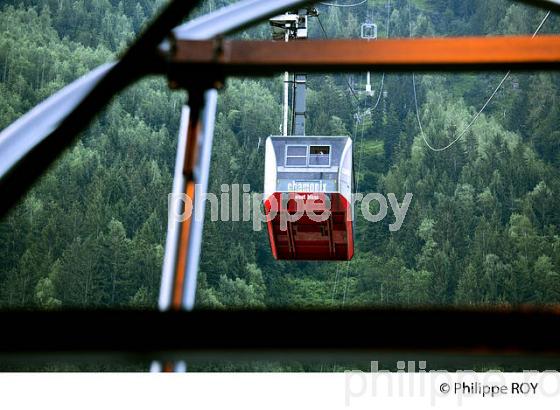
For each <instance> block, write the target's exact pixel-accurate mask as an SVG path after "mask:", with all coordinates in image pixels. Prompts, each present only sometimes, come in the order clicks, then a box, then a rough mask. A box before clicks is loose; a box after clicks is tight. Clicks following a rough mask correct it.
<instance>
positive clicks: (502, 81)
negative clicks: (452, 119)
mask: <svg viewBox="0 0 560 410" xmlns="http://www.w3.org/2000/svg"><path fill="white" fill-rule="evenodd" d="M549 15H550V11H548V12H547V13H546V15H545V16H544V18H543V19H542V21H541V22H540V24H539V26H538V27H537V29H536V30H535V32H534V33H533V35H532V38H535V36H536V35H537V34H538V33H539V31H540V29H541V28H542V26H543V25H544V23H545V22H546V20H547V19H548V16H549ZM408 27H409V32H410V34H409V36H410V37H411V38H412V17H411V11H410V0H409V2H408ZM510 74H511V70H510V71H508V72H507V73H506V74H505V75H504V77H503V78H502V80H501V81H500V82H499V83H498V85H497V87H496V88H495V89H494V91H493V92H492V94H491V95H490V97H488V99H487V100H486V102H485V103H484V105H483V106H482V108H480V110H478V112H477V113H476V114H475V115H474V116H473V118H472V119H471V120H470V122H469V123H468V124H467V126H466V127H465V128H464V129H463V130H462V131H461V132H459V133H458V134H457V135H456V137H455V138H454V139H453V140H452V141H451V142H449V143H448V144H447V145H445V146H443V147H438V148H436V147H434V146H432V145H431V144H430V142H429V141H428V139H427V138H426V134H425V133H424V128H423V127H422V121H421V120H420V112H419V110H418V97H417V94H416V77H415V75H414V73H412V89H413V91H414V108H415V112H416V121H417V122H418V128H419V129H420V135H421V136H422V139H423V140H424V143H425V144H426V146H427V147H428V148H429V149H430V150H431V151H434V152H442V151H445V150H447V149H449V148H451V147H452V146H453V145H455V143H457V142H458V141H459V140H460V139H461V138H463V136H464V135H465V134H466V133H467V131H468V130H469V129H470V128H471V127H472V126H473V125H474V123H475V122H476V120H477V119H478V118H479V117H480V115H481V114H482V113H483V112H484V110H485V109H486V107H487V106H488V104H490V102H491V101H492V99H493V98H494V96H495V95H496V94H497V93H498V91H499V90H500V88H501V87H502V85H503V84H504V82H505V81H506V80H507V78H508V77H509V75H510Z"/></svg>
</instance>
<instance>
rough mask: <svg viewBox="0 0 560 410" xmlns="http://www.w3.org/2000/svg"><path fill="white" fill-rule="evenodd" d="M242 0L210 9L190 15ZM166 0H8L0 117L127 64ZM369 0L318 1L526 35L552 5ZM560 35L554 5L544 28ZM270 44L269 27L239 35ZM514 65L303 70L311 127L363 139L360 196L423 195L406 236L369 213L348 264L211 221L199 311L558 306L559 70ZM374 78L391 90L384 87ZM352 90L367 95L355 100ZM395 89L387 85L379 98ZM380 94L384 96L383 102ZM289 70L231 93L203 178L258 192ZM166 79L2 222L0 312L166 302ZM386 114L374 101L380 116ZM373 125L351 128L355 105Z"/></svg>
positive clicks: (374, 14)
mask: <svg viewBox="0 0 560 410" xmlns="http://www.w3.org/2000/svg"><path fill="white" fill-rule="evenodd" d="M229 2H230V1H226V0H209V1H205V2H203V5H202V7H201V9H200V10H198V11H197V14H201V13H204V12H208V11H211V10H214V9H216V8H218V7H221V6H223V5H224V4H226V3H229ZM163 4H164V1H163V0H158V1H148V0H135V1H133V0H94V1H86V0H5V1H3V2H2V5H1V6H0V97H1V98H0V129H3V128H5V127H6V126H8V125H9V124H10V123H11V122H13V121H14V120H16V119H17V118H18V117H19V116H21V115H23V114H24V113H25V112H27V111H28V110H29V109H31V108H32V107H33V106H34V105H35V104H37V103H39V102H40V101H42V100H43V99H45V98H46V97H48V96H49V95H51V94H53V93H54V92H55V91H57V90H59V89H60V88H62V87H63V86H64V85H65V84H68V83H69V82H71V81H73V80H74V79H76V78H78V77H79V76H81V75H83V74H85V73H86V72H88V71H89V70H91V69H93V68H95V67H96V66H98V65H100V64H102V63H104V62H107V61H110V60H112V59H115V58H116V57H117V56H118V55H119V53H121V52H122V51H123V50H124V49H125V48H126V47H127V45H128V44H130V42H131V41H132V40H133V39H134V38H135V37H136V36H137V34H138V33H139V32H140V31H141V30H142V28H143V27H145V24H146V23H147V22H148V21H149V20H150V19H151V18H153V16H154V15H155V13H157V10H159V9H160V7H161V6H162V5H163ZM386 4H387V2H386V1H385V0H379V1H374V0H370V1H369V2H367V4H365V5H364V6H361V7H353V8H333V7H328V6H325V5H318V6H317V7H318V9H319V12H320V18H321V22H322V23H323V26H324V28H325V32H326V33H323V32H322V30H321V29H320V26H319V24H318V22H317V20H316V19H311V20H310V26H311V37H313V38H321V37H323V36H325V35H326V36H328V37H330V38H356V37H358V36H359V31H360V25H361V24H362V23H363V22H364V21H365V20H366V18H367V17H368V16H369V17H371V18H372V19H373V21H374V22H375V23H376V24H377V25H378V28H379V36H380V37H386V36H387V35H389V37H409V36H410V35H411V34H412V35H413V36H414V37H429V36H453V35H475V34H476V35H486V34H532V33H533V32H534V30H535V29H536V27H537V26H538V25H539V23H540V22H541V21H542V19H543V17H544V14H545V13H544V12H543V11H542V10H539V9H533V8H530V7H528V6H525V5H521V4H518V2H513V1H507V0H491V1H487V0H468V1H454V0H423V1H419V0H417V1H412V0H410V3H409V1H408V0H396V1H391V2H390V7H389V8H387V7H386ZM558 32H560V18H559V17H558V16H557V15H554V14H551V15H550V17H549V18H548V20H547V21H546V22H545V24H544V25H543V27H542V30H541V34H544V33H558ZM238 36H240V37H243V38H263V39H264V38H269V28H268V25H266V24H261V25H259V26H258V27H256V28H254V29H251V30H248V31H246V32H243V33H241V34H239V35H238ZM502 77H503V73H483V74H470V73H465V74H445V75H428V74H419V75H416V77H415V82H416V88H417V100H418V110H419V119H420V121H421V124H422V126H423V130H424V135H422V133H421V132H420V128H419V125H418V121H417V118H416V111H415V101H414V90H413V83H412V76H411V74H386V75H385V76H384V77H383V82H382V81H381V79H382V75H381V74H373V75H372V81H373V88H374V89H375V90H376V92H377V94H376V95H374V96H373V97H370V98H368V97H366V96H365V95H364V94H363V93H360V91H363V89H364V87H365V73H354V74H337V75H310V76H309V77H308V86H309V88H308V96H307V103H308V117H307V133H308V134H309V135H311V134H317V135H351V136H352V137H353V139H354V143H355V152H354V155H355V161H356V164H355V165H356V170H357V177H358V181H359V190H360V191H361V192H379V193H383V194H387V193H389V192H392V193H395V194H396V196H397V197H398V198H403V197H404V194H405V193H406V192H410V193H412V194H413V195H414V197H413V200H412V203H411V205H410V208H409V210H408V214H407V216H406V219H405V221H404V224H403V226H402V228H401V229H400V230H399V231H398V232H390V231H389V229H388V224H389V223H392V222H393V220H391V218H386V219H385V220H384V221H383V222H379V223H370V222H367V221H365V220H363V219H358V220H357V232H356V238H355V243H356V252H355V256H354V259H353V260H352V261H351V262H350V263H346V262H338V263H332V262H297V263H296V262H285V261H275V260H274V259H273V258H272V256H271V252H270V249H269V244H268V238H267V234H266V229H263V230H261V231H260V232H254V231H253V230H252V224H251V222H245V223H243V222H211V221H209V220H208V221H207V222H206V224H205V233H204V243H203V250H202V260H201V265H200V274H199V289H198V301H197V306H198V307H204V308H231V307H257V308H265V307H275V306H288V307H294V308H302V307H317V306H323V307H333V308H338V307H342V306H346V307H348V306H364V305H427V304H429V305H450V304H454V305H477V306H478V305H486V304H509V305H518V304H525V303H534V304H548V303H558V302H560V209H558V207H557V206H556V201H557V200H558V198H560V76H559V75H558V73H556V72H539V73H522V74H519V73H513V74H512V75H511V76H510V77H509V78H508V79H507V80H506V81H505V82H504V84H503V86H502V87H501V89H500V91H499V92H498V93H497V94H496V96H495V98H494V99H493V100H492V102H491V103H490V104H489V105H488V107H487V108H486V110H485V111H484V113H483V114H482V115H481V116H480V118H478V120H477V121H476V122H475V124H474V125H473V126H472V127H471V128H470V129H469V130H468V132H466V133H465V135H464V137H463V138H461V139H460V140H459V141H458V142H457V143H456V144H455V145H453V146H452V147H450V148H449V149H447V150H445V151H443V152H434V151H432V150H430V149H429V148H428V147H427V145H426V142H425V140H424V139H426V140H427V141H428V142H430V144H431V145H433V146H436V147H441V146H444V145H446V144H447V143H448V142H449V141H451V140H452V139H453V138H454V136H455V135H457V133H458V132H460V131H461V130H463V129H464V128H465V127H466V126H467V124H468V123H469V122H470V120H471V119H472V118H473V115H474V114H475V113H476V112H477V111H478V110H479V109H480V107H481V106H482V105H483V104H484V102H485V101H486V99H487V98H488V97H489V96H490V94H491V93H492V91H493V90H494V88H495V87H496V86H497V84H498V83H499V81H500V79H501V78H502ZM381 83H383V88H382V89H381ZM349 84H350V85H352V86H353V87H354V89H355V92H354V93H352V92H351V90H350V89H349ZM383 92H385V93H383ZM379 93H381V96H380V99H379V104H377V106H375V103H376V101H377V96H378V95H379ZM281 98H282V81H281V77H280V76H277V77H274V78H262V79H245V78H239V79H230V80H228V82H227V84H226V88H225V89H224V90H222V91H220V95H219V103H218V104H219V106H218V115H217V121H216V130H215V138H214V141H215V142H214V147H213V154H212V155H213V157H212V164H213V165H212V170H211V183H210V185H211V186H210V190H211V191H212V192H215V193H218V194H219V193H220V186H221V185H222V184H234V183H238V184H250V186H251V189H252V191H253V192H261V191H262V186H263V163H264V151H263V144H262V143H261V144H259V140H260V139H261V140H263V139H264V138H266V137H267V136H268V135H271V134H275V133H277V132H278V128H279V125H280V123H281ZM184 101H185V95H184V93H182V92H178V91H174V92H172V91H169V89H168V87H167V84H166V83H165V80H164V79H159V78H152V79H147V80H144V81H142V82H140V83H138V84H136V85H134V86H133V87H131V88H129V89H127V90H126V91H125V92H124V93H122V94H121V95H120V96H119V97H118V98H116V99H115V100H114V101H113V102H112V103H111V105H110V106H109V107H107V109H106V110H104V111H103V112H102V113H100V114H99V116H98V117H97V118H96V120H95V121H94V122H93V123H92V124H91V126H90V127H89V128H88V130H87V131H86V132H84V134H83V135H82V136H81V137H80V139H79V142H78V143H77V144H76V145H75V146H74V147H73V148H71V149H70V150H69V151H68V152H66V153H65V155H64V156H62V157H61V158H60V159H59V160H58V161H57V162H56V165H55V166H54V167H53V168H52V169H51V170H50V171H49V172H48V173H47V174H46V175H45V176H44V177H43V178H42V179H41V180H40V181H39V182H38V183H37V184H36V186H35V187H34V188H33V189H32V190H31V191H30V193H29V194H28V195H27V196H26V197H25V199H24V200H23V201H22V202H21V203H20V204H19V206H17V207H16V208H15V209H14V210H13V211H12V212H11V213H10V214H9V215H8V216H6V217H5V218H4V219H3V220H2V221H0V307H2V308H18V307H26V308H59V307H61V308H69V307H84V306H88V307H92V306H95V307H106V306H120V307H142V308H149V309H151V308H155V306H156V302H157V295H158V291H159V281H160V275H161V264H162V259H163V246H164V240H165V231H166V223H167V194H168V193H169V192H170V191H171V185H172V176H171V174H172V169H173V166H174V159H175V150H176V140H177V132H178V125H179V115H180V107H181V105H182V104H183V103H184ZM374 107H375V109H374ZM357 113H359V115H358V117H359V118H360V121H357V120H356V114H357Z"/></svg>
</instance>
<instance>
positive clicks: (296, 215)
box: [264, 192, 354, 260]
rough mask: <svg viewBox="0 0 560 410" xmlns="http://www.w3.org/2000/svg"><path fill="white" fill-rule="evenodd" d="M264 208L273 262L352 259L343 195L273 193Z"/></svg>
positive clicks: (350, 231)
mask: <svg viewBox="0 0 560 410" xmlns="http://www.w3.org/2000/svg"><path fill="white" fill-rule="evenodd" d="M329 202H330V204H329ZM264 205H265V212H266V217H267V228H268V237H269V239H270V246H271V249H272V254H273V255H274V257H275V258H276V259H293V260H350V259H352V256H353V255H354V238H353V228H352V218H351V209H350V203H349V201H348V200H347V199H346V198H345V197H344V196H343V195H341V194H339V193H332V194H324V193H292V192H290V193H280V192H276V193H274V194H273V195H271V196H270V197H269V198H267V199H266V200H265V202H264ZM329 205H330V206H329ZM329 208H330V209H329Z"/></svg>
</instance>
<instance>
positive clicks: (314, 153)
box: [309, 145, 331, 167]
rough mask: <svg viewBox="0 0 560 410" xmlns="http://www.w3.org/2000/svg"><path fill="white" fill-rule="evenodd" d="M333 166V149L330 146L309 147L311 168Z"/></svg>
mask: <svg viewBox="0 0 560 410" xmlns="http://www.w3.org/2000/svg"><path fill="white" fill-rule="evenodd" d="M330 165H331V147H330V146H328V145H312V146H310V147H309V166H310V167H328V166H330Z"/></svg>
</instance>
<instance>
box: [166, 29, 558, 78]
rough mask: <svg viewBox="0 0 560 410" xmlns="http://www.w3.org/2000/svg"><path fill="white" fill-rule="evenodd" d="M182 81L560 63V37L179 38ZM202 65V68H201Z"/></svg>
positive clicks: (176, 53)
mask: <svg viewBox="0 0 560 410" xmlns="http://www.w3.org/2000/svg"><path fill="white" fill-rule="evenodd" d="M168 64H169V67H168V68H169V70H170V71H171V72H170V75H171V77H172V78H173V79H175V80H178V81H185V77H190V76H192V70H197V72H199V73H200V72H202V73H207V74H208V75H220V76H222V77H226V76H230V75H246V76H255V75H262V74H270V73H274V72H281V71H285V70H288V71H297V70H300V71H306V72H313V71H314V72H329V71H332V72H337V71H355V70H364V69H366V68H367V69H368V70H369V71H456V70H463V71H471V70H477V71H478V70H493V69H503V70H510V69H513V70H515V69H520V70H526V69H554V70H557V69H558V68H559V67H560V36H557V35H546V36H538V37H535V38H531V37H530V36H502V37H445V38H421V39H387V40H377V41H363V40H310V41H294V42H288V43H285V42H273V41H242V40H222V41H219V40H214V41H187V40H184V41H177V42H176V43H175V47H174V50H173V53H171V55H170V56H169V58H168ZM198 70H201V71H198Z"/></svg>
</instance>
